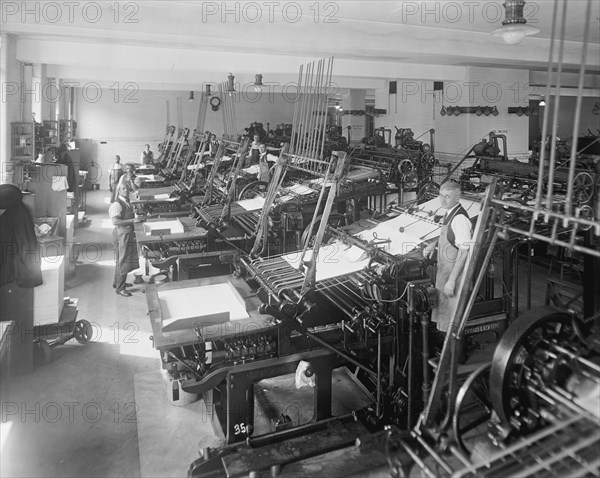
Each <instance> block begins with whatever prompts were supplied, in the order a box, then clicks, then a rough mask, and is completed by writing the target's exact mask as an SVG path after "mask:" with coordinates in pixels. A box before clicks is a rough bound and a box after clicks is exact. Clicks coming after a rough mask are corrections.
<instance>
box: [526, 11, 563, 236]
mask: <svg viewBox="0 0 600 478" xmlns="http://www.w3.org/2000/svg"><path fill="white" fill-rule="evenodd" d="M557 18H558V0H554V13H553V14H552V33H551V34H550V57H549V59H548V70H547V72H546V78H547V84H546V94H545V95H544V101H545V103H546V107H545V108H544V119H543V121H542V141H541V144H540V147H541V151H540V164H539V169H538V181H539V186H538V189H537V192H536V197H535V209H536V212H534V213H533V215H532V217H531V224H530V229H529V234H532V233H533V230H534V227H535V221H536V220H537V218H538V212H539V209H540V208H541V205H542V189H543V188H542V185H543V178H544V164H545V162H546V145H545V142H546V135H547V134H548V116H549V108H548V105H549V104H550V88H551V86H552V66H553V65H554V43H555V40H554V39H555V36H556V35H555V34H556V20H557Z"/></svg>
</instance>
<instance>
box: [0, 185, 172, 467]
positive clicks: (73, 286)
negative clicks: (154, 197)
mask: <svg viewBox="0 0 600 478" xmlns="http://www.w3.org/2000/svg"><path fill="white" fill-rule="evenodd" d="M108 194H109V193H108V191H88V192H87V216H88V217H89V219H90V224H89V226H85V227H80V228H79V229H77V231H76V241H77V242H80V243H81V245H82V247H81V252H80V255H79V259H78V262H77V265H76V268H75V274H74V275H73V276H72V277H71V278H70V279H69V280H68V281H67V282H66V284H65V295H66V296H70V297H76V298H79V315H78V318H79V319H87V320H88V321H90V322H91V323H92V326H93V329H94V335H93V337H92V340H91V341H90V342H89V343H88V344H85V345H82V344H79V343H77V342H76V341H74V340H72V341H70V342H68V343H67V344H65V345H63V346H60V347H57V348H54V349H53V350H52V362H51V363H49V364H47V365H44V366H40V367H38V368H37V369H36V370H35V371H34V372H33V373H32V374H30V375H27V376H20V377H12V378H11V381H10V382H9V384H8V387H9V390H8V398H7V400H6V401H5V402H4V403H2V435H3V437H2V438H3V440H5V444H4V447H3V449H2V460H1V468H0V472H1V473H0V474H1V475H2V476H27V477H31V476H46V477H49V476H80V477H83V476H103V477H111V476H115V477H117V476H140V463H139V453H138V439H137V424H136V413H135V411H136V410H135V398H134V385H133V377H134V375H135V374H136V373H138V372H144V371H149V370H159V369H160V361H159V358H158V355H157V352H156V351H155V350H154V349H153V348H152V343H151V341H150V339H149V337H150V322H149V321H148V320H147V316H146V312H147V306H146V299H145V295H144V294H143V293H142V288H143V285H141V286H135V287H133V288H132V289H131V291H132V293H133V296H132V297H129V298H126V297H121V296H119V295H117V294H115V291H114V289H113V288H112V282H113V274H114V262H113V261H114V255H113V250H112V246H111V234H112V225H110V221H109V220H108V214H107V213H108V204H107V203H106V201H107V200H108Z"/></svg>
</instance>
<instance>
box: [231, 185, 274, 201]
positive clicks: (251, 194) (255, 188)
mask: <svg viewBox="0 0 600 478" xmlns="http://www.w3.org/2000/svg"><path fill="white" fill-rule="evenodd" d="M267 189H269V183H267V182H265V181H253V182H251V183H249V184H246V186H244V187H243V188H242V190H241V191H240V194H239V195H238V201H240V200H242V199H253V198H255V197H258V196H262V195H264V193H266V192H267Z"/></svg>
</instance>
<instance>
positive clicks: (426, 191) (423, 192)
mask: <svg viewBox="0 0 600 478" xmlns="http://www.w3.org/2000/svg"><path fill="white" fill-rule="evenodd" d="M439 195H440V185H439V184H438V183H436V182H433V181H427V182H426V183H425V184H423V185H422V186H421V188H419V192H418V193H417V196H418V198H419V199H426V200H430V199H435V198H437V197H438V196H439Z"/></svg>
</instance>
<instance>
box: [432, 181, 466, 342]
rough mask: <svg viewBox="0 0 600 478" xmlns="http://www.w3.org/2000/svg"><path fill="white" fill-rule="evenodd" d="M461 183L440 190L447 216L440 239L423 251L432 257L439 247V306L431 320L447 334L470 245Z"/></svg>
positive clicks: (437, 286)
mask: <svg viewBox="0 0 600 478" xmlns="http://www.w3.org/2000/svg"><path fill="white" fill-rule="evenodd" d="M461 193H462V191H461V187H460V184H459V183H457V182H454V181H447V182H445V183H444V184H442V186H441V187H440V201H441V203H442V209H445V210H446V213H445V215H444V217H443V219H442V228H441V230H440V237H439V238H438V240H437V241H434V242H432V243H431V244H429V245H428V246H427V247H425V249H424V250H423V256H424V257H426V258H431V257H432V256H433V254H434V251H435V249H436V246H437V272H436V280H435V287H436V289H437V290H438V306H437V307H435V308H434V309H433V310H432V312H431V321H432V322H435V323H436V324H437V328H438V330H439V331H441V332H444V333H445V332H446V331H447V330H448V327H449V325H450V322H451V321H452V318H453V317H452V316H453V314H454V311H455V310H456V304H457V302H458V298H459V295H460V294H459V292H460V291H459V290H457V287H458V284H459V283H460V279H461V274H462V271H463V269H464V266H465V263H466V261H467V256H468V252H469V246H470V242H471V231H472V226H471V221H470V220H469V215H468V214H467V211H465V209H464V208H463V207H462V205H461V204H460V196H461Z"/></svg>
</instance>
